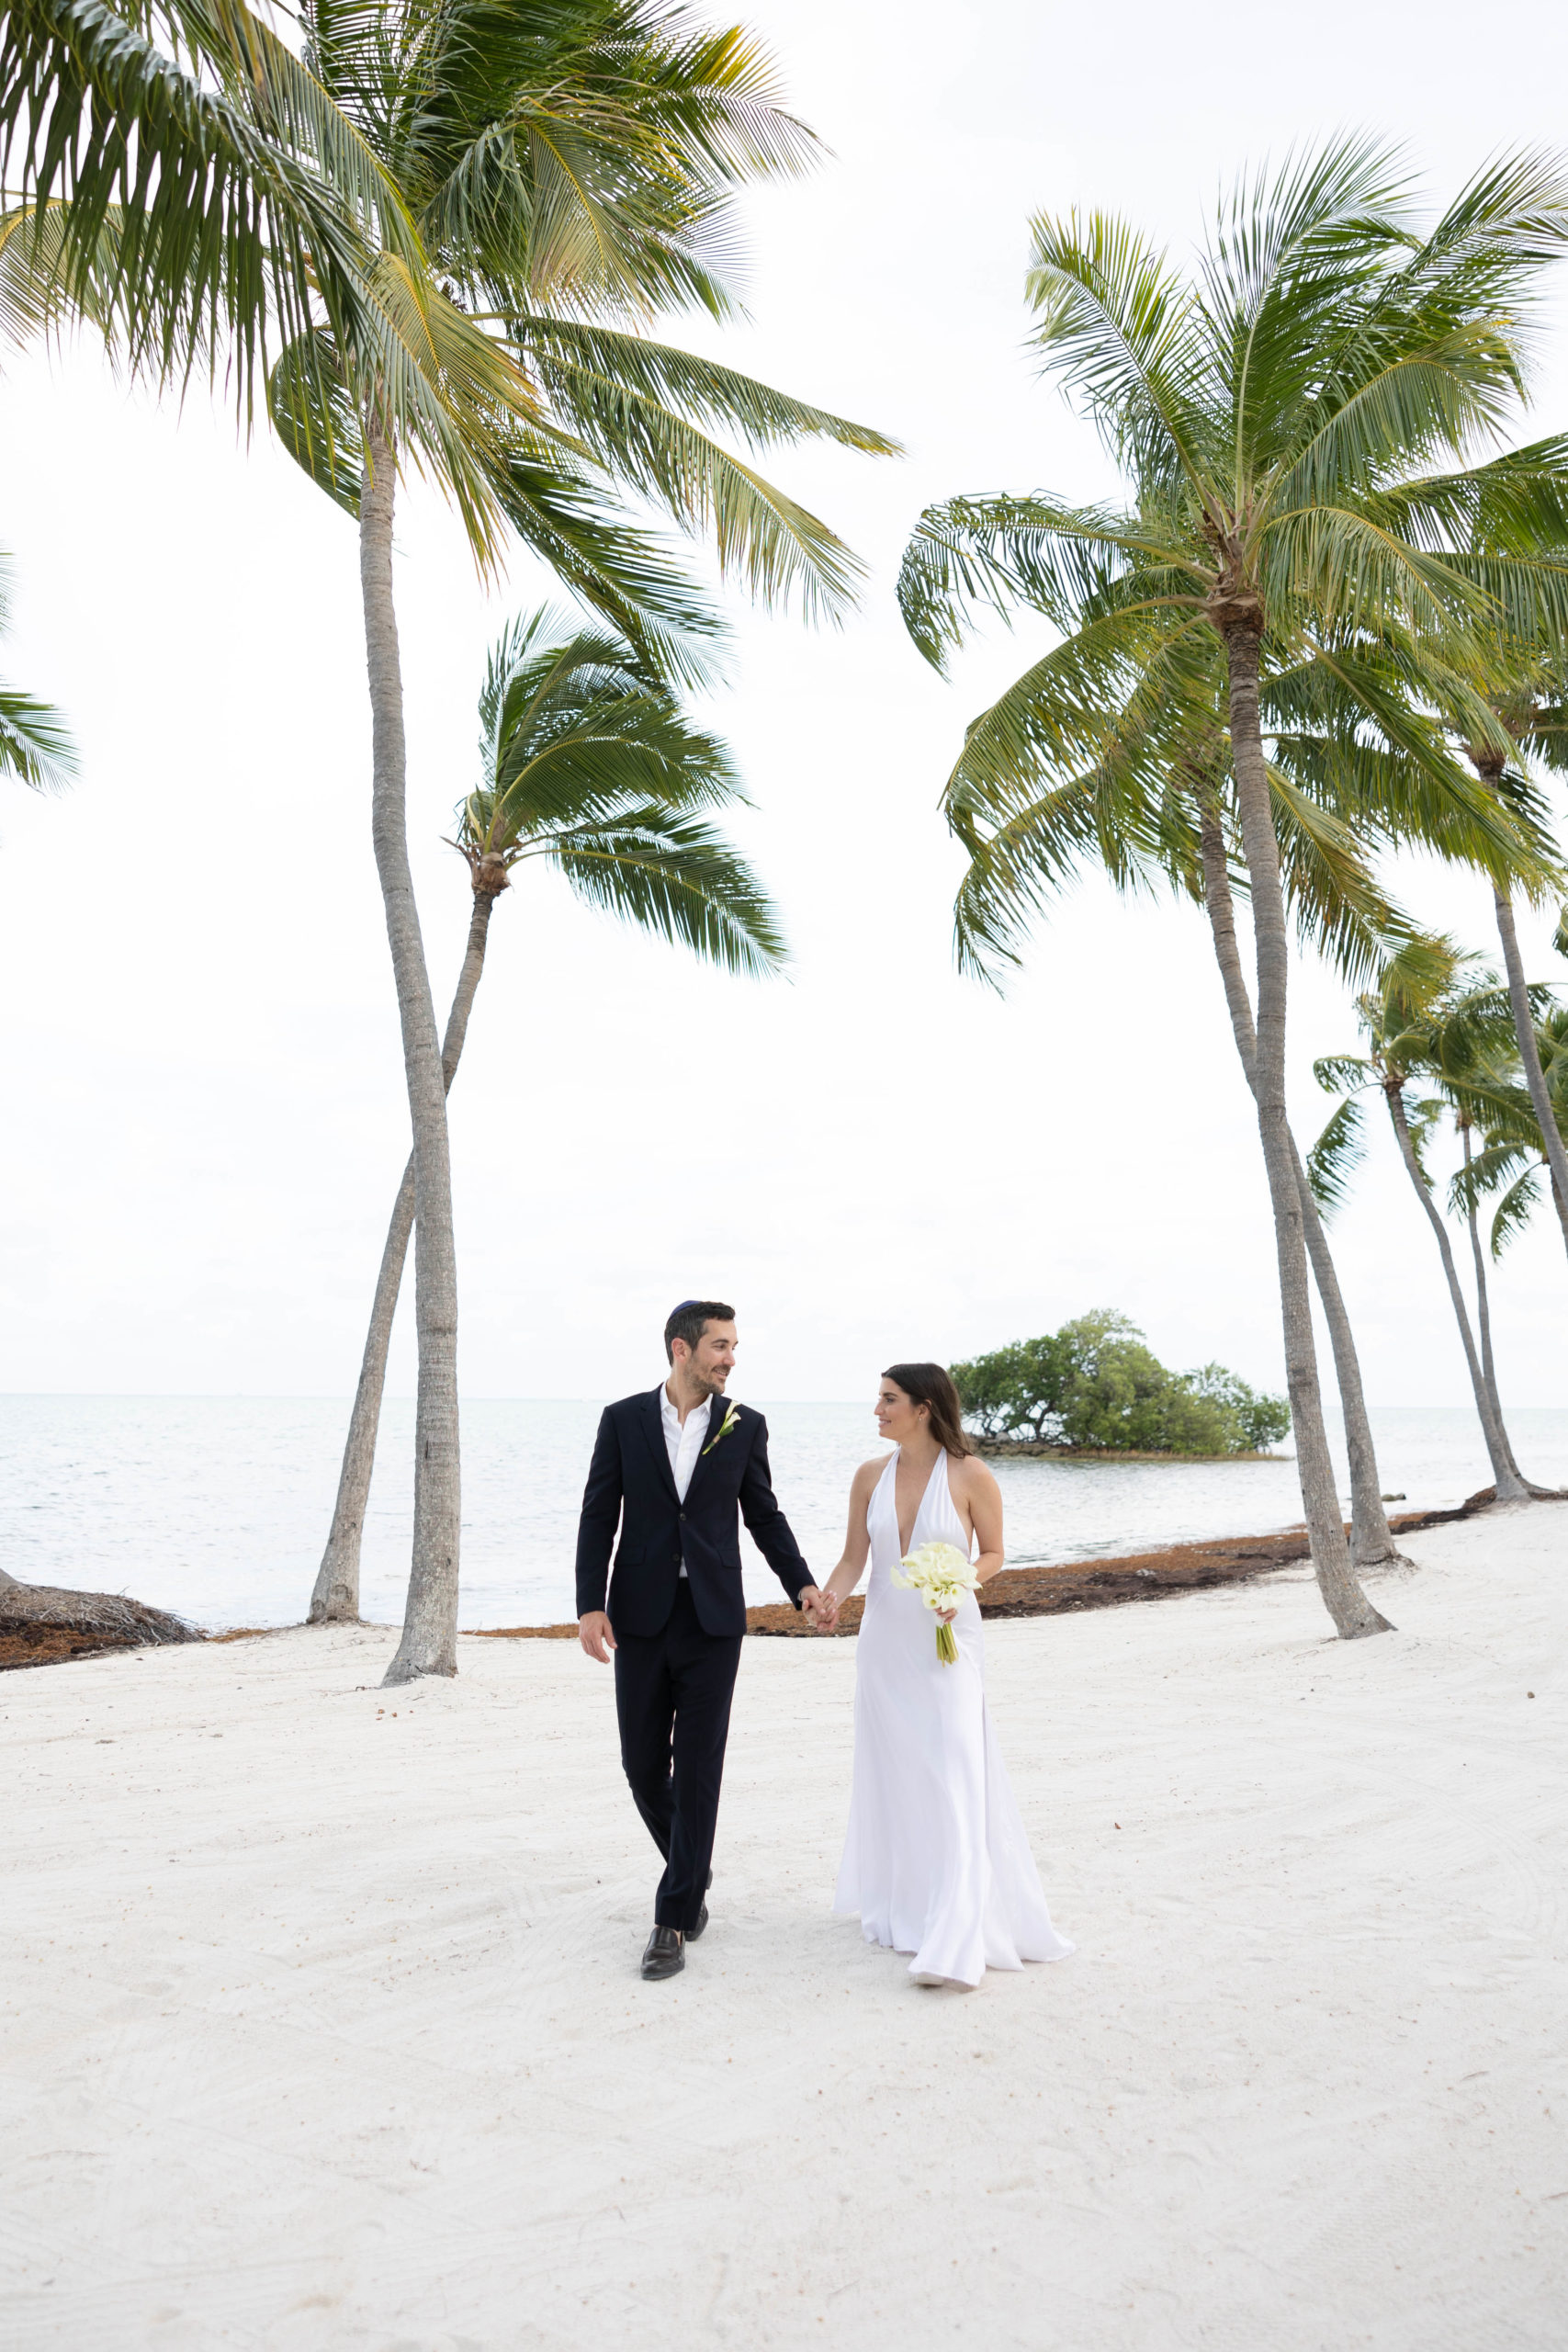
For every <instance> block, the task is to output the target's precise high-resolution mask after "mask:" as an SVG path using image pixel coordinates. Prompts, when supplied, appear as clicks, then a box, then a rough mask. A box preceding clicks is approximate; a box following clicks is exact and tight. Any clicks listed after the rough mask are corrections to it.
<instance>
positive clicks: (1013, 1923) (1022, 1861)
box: [833, 1453, 1073, 1985]
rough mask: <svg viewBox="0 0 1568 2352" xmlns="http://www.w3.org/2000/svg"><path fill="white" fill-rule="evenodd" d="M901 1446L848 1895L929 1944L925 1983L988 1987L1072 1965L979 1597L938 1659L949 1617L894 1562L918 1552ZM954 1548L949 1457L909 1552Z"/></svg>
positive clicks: (868, 1620)
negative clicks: (1004, 1726) (954, 1647)
mask: <svg viewBox="0 0 1568 2352" xmlns="http://www.w3.org/2000/svg"><path fill="white" fill-rule="evenodd" d="M897 1465H898V1456H897V1453H894V1455H893V1456H892V1458H891V1460H890V1461H889V1462H888V1464H887V1467H886V1469H885V1470H884V1472H883V1474H882V1476H881V1478H880V1479H879V1480H878V1482H877V1486H876V1490H875V1492H874V1494H873V1496H872V1498H871V1502H870V1505H869V1507H868V1509H867V1511H866V1528H867V1532H869V1534H870V1537H871V1577H870V1581H869V1583H868V1584H867V1586H866V1594H865V1615H864V1618H863V1622H862V1624H861V1630H860V1637H859V1639H858V1641H857V1642H856V1645H855V1651H856V1667H855V1760H854V1780H853V1785H852V1792H851V1797H850V1826H849V1834H848V1836H847V1837H846V1838H845V1840H844V1859H843V1860H842V1862H841V1864H840V1869H839V1883H838V1889H837V1892H836V1893H835V1894H834V1897H833V1908H834V1910H835V1912H840V1913H847V1914H851V1915H856V1914H858V1916H859V1918H860V1922H861V1928H862V1931H863V1934H864V1937H865V1939H866V1941H867V1943H874V1944H884V1945H887V1946H889V1947H890V1948H891V1949H892V1950H893V1951H901V1952H902V1951H908V1952H912V1953H913V1954H914V1958H913V1960H912V1961H911V1962H910V1963H909V1973H910V1975H911V1976H913V1977H914V1978H915V1979H916V1981H917V1983H921V1984H939V1983H952V1984H957V1985H978V1983H979V1982H980V1979H981V1977H982V1976H983V1975H984V1974H985V1973H986V1971H987V1968H1021V1966H1022V1965H1023V1962H1025V1961H1026V1960H1065V1959H1066V1956H1067V1954H1068V1953H1069V1952H1070V1951H1072V1949H1073V1947H1072V1945H1071V1944H1070V1943H1068V1942H1067V1941H1066V1939H1065V1937H1062V1936H1059V1935H1058V1934H1057V1933H1056V1930H1055V1928H1053V1926H1052V1925H1051V1914H1050V1912H1049V1911H1048V1910H1047V1909H1046V1907H1045V1895H1044V1892H1043V1888H1042V1887H1041V1884H1040V1873H1039V1871H1037V1870H1036V1869H1035V1867H1034V1857H1033V1855H1032V1853H1031V1852H1030V1850H1029V1841H1028V1839H1027V1838H1026V1837H1025V1836H1024V1830H1023V1823H1022V1821H1021V1818H1020V1816H1019V1810H1018V1805H1017V1803H1016V1802H1015V1800H1014V1797H1013V1793H1012V1790H1011V1788H1010V1785H1009V1783H1008V1776H1007V1770H1006V1768H1005V1766H1004V1765H1003V1763H1002V1757H1001V1749H1000V1748H999V1747H998V1744H997V1736H996V1733H995V1732H994V1731H993V1729H992V1728H991V1720H990V1716H989V1714H988V1713H987V1709H986V1668H985V1633H984V1630H983V1628H982V1625H981V1622H980V1611H979V1607H978V1605H977V1603H976V1600H975V1597H974V1595H973V1593H968V1594H966V1595H965V1596H964V1600H963V1601H962V1602H961V1603H960V1606H959V1611H958V1614H957V1617H956V1618H955V1619H954V1621H953V1633H954V1634H956V1636H957V1639H958V1663H957V1665H956V1666H943V1665H942V1661H941V1660H940V1658H939V1657H937V1654H936V1629H937V1623H938V1620H937V1619H936V1617H935V1616H933V1614H932V1613H931V1611H930V1610H929V1609H928V1608H927V1607H926V1605H925V1603H924V1601H923V1600H921V1599H920V1597H919V1593H916V1592H907V1591H904V1590H901V1589H900V1588H899V1587H898V1586H897V1585H896V1584H895V1583H894V1582H893V1580H892V1571H893V1569H894V1568H896V1567H897V1566H898V1565H899V1563H900V1560H901V1558H902V1556H903V1552H904V1547H903V1546H901V1545H900V1544H899V1541H898V1513H897V1503H896V1501H895V1498H894V1481H895V1479H896V1478H897ZM920 1544H956V1545H957V1547H958V1549H959V1550H960V1551H961V1552H962V1553H964V1555H965V1556H966V1557H967V1556H968V1554H969V1548H970V1547H969V1544H968V1540H967V1538H966V1537H965V1535H964V1523H963V1521H961V1520H960V1518H959V1516H958V1512H957V1510H956V1509H955V1508H954V1506H953V1496H952V1493H951V1491H950V1489H949V1487H948V1483H947V1455H946V1454H945V1453H942V1454H940V1455H939V1456H938V1458H937V1463H936V1467H935V1468H934V1469H933V1470H932V1472H931V1481H930V1484H929V1485H928V1486H927V1487H926V1491H925V1493H924V1495H923V1496H922V1497H921V1499H920V1508H919V1511H918V1512H917V1513H916V1515H915V1524H914V1528H913V1530H912V1531H911V1533H910V1537H909V1543H908V1550H909V1551H911V1552H913V1551H915V1550H916V1549H918V1547H919V1545H920Z"/></svg>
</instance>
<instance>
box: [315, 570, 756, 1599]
mask: <svg viewBox="0 0 1568 2352" xmlns="http://www.w3.org/2000/svg"><path fill="white" fill-rule="evenodd" d="M567 626H568V625H567V623H566V622H565V620H564V618H563V616H561V615H560V614H558V613H554V612H551V611H550V610H548V609H547V608H546V609H544V610H541V611H538V612H536V613H534V614H532V615H529V616H526V617H525V618H523V619H520V620H518V621H516V622H514V623H513V627H512V628H510V629H509V630H508V631H507V632H506V634H505V635H504V636H503V637H502V639H501V640H500V642H499V644H498V645H497V646H496V647H495V649H494V650H493V651H492V653H491V659H490V666H489V669H488V672H487V673H486V677H485V684H484V690H483V692H482V694H481V695H480V697H479V720H480V728H481V758H482V763H483V768H482V781H481V783H480V784H479V786H478V788H477V789H476V790H475V791H474V792H472V793H470V794H469V796H468V798H467V799H466V800H465V801H464V802H463V803H462V805H461V808H460V809H459V811H458V824H457V843H456V846H457V848H459V849H460V850H461V852H462V854H463V855H464V857H465V858H466V859H467V860H468V872H469V876H470V878H471V880H472V884H473V916H472V921H471V922H470V924H469V927H468V948H467V952H466V954H465V956H464V959H463V967H462V970H461V973H460V974H459V976H458V981H457V993H456V995H455V996H454V998H453V1000H452V1009H451V1012H450V1013H449V1014H448V1016H447V1021H446V1038H445V1040H444V1043H443V1047H442V1067H443V1074H444V1078H445V1081H446V1086H447V1088H448V1089H450V1087H451V1084H452V1080H453V1079H454V1078H455V1077H456V1075H457V1064H458V1060H459V1058H460V1057H461V1054H462V1050H463V1042H464V1038H465V1036H466V1035H467V1033H468V1016H469V1013H470V1012H471V1011H472V1009H473V1002H474V997H475V993H476V991H477V989H478V988H479V978H480V976H481V974H482V971H483V968H484V955H485V943H486V938H487V935H488V933H489V928H490V919H491V910H492V909H493V908H494V906H495V902H496V899H498V897H499V896H500V894H501V893H502V891H503V890H505V889H507V888H510V887H511V877H512V875H513V872H514V871H515V870H516V869H517V867H518V866H520V865H524V864H525V863H527V862H528V861H530V860H543V861H544V862H545V863H546V864H547V865H553V866H554V867H555V868H556V870H557V871H558V873H560V874H561V875H562V876H564V877H565V879H566V881H567V882H568V884H569V885H570V888H572V889H573V890H574V891H575V892H576V894H577V896H578V897H579V898H580V899H583V900H584V901H585V902H586V903H587V904H589V905H590V906H595V907H598V908H601V909H602V910H604V911H606V912H608V913H612V914H616V915H619V916H620V917H621V918H622V920H623V921H626V922H633V923H636V924H637V925H638V926H639V927H640V928H642V929H643V930H645V931H651V932H653V933H657V934H658V935H660V937H662V938H665V939H668V940H670V941H671V944H681V945H683V946H686V947H689V948H690V949H691V950H692V952H693V953H694V955H697V956H703V957H704V958H705V959H706V960H707V961H708V962H710V963H712V964H715V965H716V966H717V967H719V969H720V970H723V971H730V972H740V973H747V974H750V975H752V976H754V977H761V976H763V975H766V974H769V973H772V972H773V971H776V970H777V969H778V968H779V967H780V965H781V963H782V962H783V959H784V945H783V942H782V940H781V938H780V935H779V932H778V927H777V923H776V920H775V918H774V915H773V910H772V909H771V907H770V905H769V903H768V900H767V899H766V897H765V896H764V894H763V892H762V890H761V888H760V887H759V885H758V883H757V881H756V879H755V877H754V876H753V875H752V874H751V872H750V869H749V868H748V867H747V865H745V864H744V862H743V861H742V860H741V859H740V858H739V857H738V856H737V855H736V854H735V852H734V851H733V850H732V849H731V848H730V847H729V846H728V843H726V842H724V841H723V839H722V838H721V837H720V836H719V835H718V834H717V833H716V831H714V830H713V828H712V826H711V825H710V824H709V823H708V822H707V821H706V819H705V816H704V814H703V811H704V810H705V809H709V808H713V807H716V806H720V805H722V804H724V803H726V802H734V801H736V800H739V798H740V797H742V796H741V794H740V792H739V783H738V779H737V776H736V773H735V769H734V765H733V763H732V761H731V758H730V755H729V752H728V750H727V749H726V747H725V745H724V744H723V743H722V742H720V741H719V740H718V739H717V738H716V736H714V735H712V734H710V733H708V732H707V731H705V729H701V728H699V727H696V726H694V724H693V723H692V721H691V720H690V719H689V718H687V717H686V716H685V714H684V713H683V712H682V710H681V708H680V707H679V705H678V704H677V702H676V700H675V698H674V696H673V695H672V694H671V691H670V689H669V687H668V686H667V685H666V684H664V683H663V681H662V680H661V679H660V677H659V676H658V675H657V674H656V673H654V672H652V671H651V670H650V669H649V665H648V663H647V662H646V659H645V658H644V657H643V656H641V655H640V654H639V653H638V652H637V650H635V649H634V648H633V647H632V646H631V645H629V644H628V643H627V642H626V640H624V639H616V638H615V637H613V636H611V635H609V634H608V633H607V632H605V631H604V630H603V629H594V628H579V629H577V630H576V631H575V632H573V633H571V634H569V635H565V636H563V635H562V631H563V629H565V628H567ZM413 1224H414V1175H413V1164H412V1160H411V1161H410V1163H409V1165H408V1167H407V1168H406V1169H405V1170H404V1171H403V1180H402V1183H401V1185H400V1188H399V1192H398V1197H397V1201H396V1203H395V1204H394V1206H393V1210H392V1218H391V1224H390V1227H389V1230H388V1234H387V1243H386V1248H385V1250H384V1251H383V1252H382V1258H381V1269H380V1272H379V1275H378V1280H377V1284H376V1295H375V1301H374V1304H373V1306H372V1308H371V1314H370V1329H369V1332H368V1334H367V1339H366V1342H365V1354H364V1359H363V1362H362V1363H361V1367H360V1374H359V1386H358V1390H357V1393H356V1395H355V1401H354V1412H353V1416H352V1418H351V1420H350V1423H349V1432H348V1442H347V1444H346V1445H345V1447H344V1458H343V1470H342V1474H341V1476H340V1478H339V1482H338V1492H337V1502H336V1506H335V1509H334V1510H333V1523H332V1532H331V1533H330V1535H329V1537H328V1539H327V1547H326V1550H325V1552H324V1554H323V1555H322V1558H321V1568H320V1571H319V1573H318V1575H317V1577H316V1586H315V1590H314V1592H313V1594H312V1595H311V1600H310V1623H312V1624H325V1623H339V1622H342V1621H343V1620H344V1619H354V1618H356V1617H357V1616H358V1614H359V1554H360V1542H361V1537H362V1533H363V1530H364V1524H365V1511H366V1506H367V1501H368V1498H369V1492H370V1476H371V1470H372V1467H373V1464H374V1459H375V1452H376V1432H377V1427H378V1421H379V1419H380V1411H381V1395H382V1389H383V1386H384V1384H385V1380H386V1371H387V1351H388V1346H389V1341H390V1339H391V1331H392V1317H393V1315H394V1313H395V1311H396V1308H397V1303H398V1292H399V1290H400V1286H401V1283H402V1273H403V1262H404V1260H405V1258H406V1256H407V1253H408V1244H409V1236H410V1233H411V1232H412V1228H413Z"/></svg>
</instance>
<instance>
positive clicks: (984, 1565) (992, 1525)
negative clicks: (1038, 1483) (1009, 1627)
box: [957, 1453, 1006, 1584]
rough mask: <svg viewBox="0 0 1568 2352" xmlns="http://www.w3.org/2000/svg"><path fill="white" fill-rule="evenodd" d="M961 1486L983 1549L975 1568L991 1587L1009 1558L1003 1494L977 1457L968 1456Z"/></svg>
mask: <svg viewBox="0 0 1568 2352" xmlns="http://www.w3.org/2000/svg"><path fill="white" fill-rule="evenodd" d="M957 1483H958V1486H959V1487H960V1489H961V1492H962V1497H963V1500H964V1505H965V1507H966V1508H967V1510H968V1512H969V1523H970V1525H971V1526H972V1527H973V1529H974V1531H975V1536H976V1542H977V1543H978V1544H979V1546H980V1556H979V1558H978V1559H977V1560H976V1561H975V1562H974V1564H973V1565H974V1569H975V1574H976V1576H977V1577H979V1579H980V1582H981V1583H982V1584H988V1583H989V1582H990V1580H991V1578H992V1577H994V1576H995V1575H996V1573H997V1570H998V1568H999V1567H1000V1566H1001V1565H1002V1562H1003V1560H1004V1559H1005V1557H1006V1554H1005V1553H1004V1552H1003V1550H1002V1490H1001V1488H1000V1487H998V1484H997V1482H996V1480H995V1478H993V1477H992V1476H991V1474H990V1472H989V1471H988V1470H987V1467H986V1465H985V1464H984V1463H983V1462H982V1461H981V1460H980V1458H979V1456H978V1455H977V1454H974V1453H970V1454H966V1455H965V1456H964V1466H963V1468H962V1470H961V1472H960V1474H959V1477H958V1481H957Z"/></svg>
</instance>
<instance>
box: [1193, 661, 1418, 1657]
mask: <svg viewBox="0 0 1568 2352" xmlns="http://www.w3.org/2000/svg"><path fill="white" fill-rule="evenodd" d="M1224 640H1225V650H1226V653H1227V656H1228V668H1229V687H1230V731H1231V759H1232V763H1233V765H1234V767H1235V786H1236V804H1237V808H1238V809H1239V811H1240V816H1241V838H1242V849H1243V852H1244V854H1245V855H1246V858H1247V874H1248V876H1249V878H1250V881H1251V886H1252V931H1253V939H1254V942H1255V944H1256V948H1257V955H1258V994H1257V1006H1258V1017H1257V1042H1256V1049H1255V1056H1254V1064H1253V1067H1254V1073H1255V1076H1254V1083H1253V1090H1252V1091H1253V1101H1254V1103H1256V1105H1257V1110H1258V1137H1259V1140H1260V1141H1261V1143H1262V1146H1263V1164H1264V1167H1265V1169H1266V1170H1267V1172H1268V1177H1269V1201H1270V1203H1271V1204H1272V1207H1273V1211H1274V1241H1275V1249H1276V1251H1277V1254H1278V1258H1279V1267H1280V1321H1281V1324H1282V1327H1283V1332H1284V1341H1285V1385H1286V1389H1287V1392H1288V1394H1289V1396H1290V1400H1291V1418H1292V1421H1293V1422H1294V1424H1295V1432H1296V1469H1297V1474H1298V1476H1300V1479H1301V1487H1302V1504H1303V1510H1305V1512H1306V1522H1307V1534H1308V1539H1309V1541H1310V1544H1311V1546H1312V1560H1313V1567H1314V1570H1315V1572H1316V1576H1317V1582H1318V1589H1319V1591H1320V1592H1321V1593H1322V1595H1323V1599H1324V1605H1325V1608H1326V1609H1327V1611H1328V1613H1329V1615H1330V1616H1331V1617H1332V1618H1333V1620H1334V1623H1335V1628H1336V1630H1337V1633H1338V1634H1340V1636H1341V1638H1342V1639H1344V1640H1346V1641H1355V1640H1359V1638H1361V1637H1362V1636H1363V1635H1365V1634H1383V1633H1387V1632H1388V1631H1389V1623H1388V1620H1387V1618H1386V1617H1384V1616H1382V1614H1381V1613H1380V1611H1377V1610H1376V1609H1374V1608H1373V1606H1372V1604H1371V1601H1370V1600H1368V1599H1367V1596H1366V1594H1365V1593H1364V1592H1363V1591H1362V1589H1361V1586H1360V1582H1359V1578H1358V1577H1357V1575H1356V1572H1355V1570H1354V1568H1353V1567H1352V1566H1351V1565H1350V1553H1349V1547H1348V1544H1347V1543H1346V1541H1345V1523H1344V1521H1343V1520H1342V1519H1341V1518H1340V1515H1339V1497H1338V1493H1337V1489H1336V1485H1335V1477H1334V1463H1333V1459H1332V1457H1331V1455H1330V1453H1329V1451H1328V1436H1327V1432H1326V1430H1325V1428H1324V1425H1323V1398H1322V1395H1321V1393H1320V1391H1319V1387H1318V1379H1317V1349H1316V1344H1315V1342H1314V1337H1313V1328H1312V1295H1311V1292H1310V1290H1309V1288H1308V1283H1307V1255H1306V1243H1305V1238H1304V1233H1303V1224H1304V1220H1303V1214H1302V1191H1303V1187H1302V1185H1301V1183H1300V1182H1299V1181H1298V1177H1297V1170H1298V1168H1299V1166H1300V1162H1299V1160H1298V1159H1297V1158H1296V1154H1295V1149H1294V1146H1293V1144H1292V1137H1291V1130H1290V1125H1289V1121H1288V1119H1287V1117H1286V1112H1285V983H1286V977H1287V974H1288V972H1289V968H1290V942H1289V939H1288V936H1287V933H1286V929H1285V899H1284V893H1283V891H1282V890H1281V888H1280V850H1279V843H1278V842H1276V840H1275V838H1274V813H1273V809H1272V808H1271V806H1270V803H1269V772H1268V768H1267V765H1266V763H1265V762H1264V757H1263V734H1262V729H1261V727H1260V725H1259V721H1258V645H1259V635H1258V624H1257V623H1256V622H1255V621H1252V620H1250V619H1249V620H1246V621H1236V620H1231V621H1228V622H1226V623H1225V624H1224Z"/></svg>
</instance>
